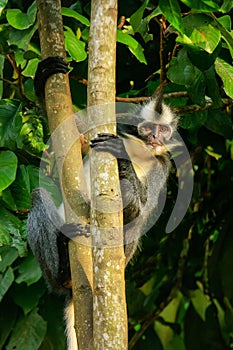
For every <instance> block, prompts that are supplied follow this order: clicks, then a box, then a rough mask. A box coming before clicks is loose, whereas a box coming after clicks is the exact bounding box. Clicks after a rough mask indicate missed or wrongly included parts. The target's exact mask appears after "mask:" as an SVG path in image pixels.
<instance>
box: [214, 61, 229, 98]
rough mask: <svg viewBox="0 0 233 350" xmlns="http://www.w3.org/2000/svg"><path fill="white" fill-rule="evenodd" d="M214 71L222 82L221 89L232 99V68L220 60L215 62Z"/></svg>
mask: <svg viewBox="0 0 233 350" xmlns="http://www.w3.org/2000/svg"><path fill="white" fill-rule="evenodd" d="M215 69H216V72H217V73H218V75H219V76H220V78H221V79H222V81H223V89H224V91H225V93H226V94H227V95H228V96H229V97H230V98H233V67H232V65H230V64H229V63H227V62H226V61H224V60H222V59H221V58H217V59H216V61H215Z"/></svg>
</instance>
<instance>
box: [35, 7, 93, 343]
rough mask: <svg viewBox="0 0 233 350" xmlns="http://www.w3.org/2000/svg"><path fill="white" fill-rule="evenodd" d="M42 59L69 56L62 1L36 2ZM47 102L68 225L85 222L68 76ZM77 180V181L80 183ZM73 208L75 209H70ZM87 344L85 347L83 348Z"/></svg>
mask: <svg viewBox="0 0 233 350" xmlns="http://www.w3.org/2000/svg"><path fill="white" fill-rule="evenodd" d="M37 8H38V23H39V34H40V44H41V52H42V58H43V59H45V58H47V57H49V56H61V57H64V58H65V56H66V53H65V48H64V34H63V24H62V15H61V4H60V1H59V0H37ZM45 103H46V111H47V116H48V122H49V128H50V132H51V135H52V141H53V148H54V150H55V154H56V162H57V169H58V173H59V179H60V184H61V189H62V193H63V200H64V204H65V211H66V221H67V222H80V220H84V221H86V217H88V216H89V212H88V207H87V206H86V203H85V202H84V199H83V197H82V193H81V192H80V188H81V189H83V188H85V180H84V174H83V167H82V155H81V143H80V135H79V133H78V130H77V128H76V124H75V120H74V113H73V109H72V101H71V95H70V88H69V80H68V75H67V74H66V75H64V74H61V73H59V74H55V75H54V76H52V77H50V78H49V79H48V81H47V83H46V88H45ZM77 179H78V180H77ZM68 208H72V209H73V210H68ZM82 243H84V244H79V243H74V242H73V241H71V242H70V246H69V253H70V265H71V276H72V290H73V298H74V306H75V311H76V310H77V312H75V315H76V317H75V321H76V334H78V343H79V350H82V349H85V350H86V349H87V344H88V343H90V342H91V339H92V305H93V304H92V254H91V248H90V242H88V238H83V242H82ZM84 344H85V345H84Z"/></svg>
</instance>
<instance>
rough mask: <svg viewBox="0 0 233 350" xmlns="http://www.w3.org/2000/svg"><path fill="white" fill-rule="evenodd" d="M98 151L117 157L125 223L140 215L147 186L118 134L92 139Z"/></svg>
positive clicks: (93, 145) (101, 135) (103, 134)
mask: <svg viewBox="0 0 233 350" xmlns="http://www.w3.org/2000/svg"><path fill="white" fill-rule="evenodd" d="M90 146H91V147H92V148H94V149H95V150H96V151H97V152H109V153H111V154H112V155H113V156H115V157H116V159H117V162H118V168H119V178H120V185H121V193H122V200H123V208H124V224H127V223H129V222H131V221H132V220H134V219H135V218H136V217H137V216H139V214H140V211H141V207H142V206H143V204H144V203H145V201H146V194H147V187H146V185H144V184H143V183H142V182H141V181H140V180H139V179H138V177H137V174H136V172H135V170H134V167H133V165H132V162H131V160H130V158H129V155H128V153H127V151H126V149H125V146H124V142H123V141H122V139H121V138H119V137H118V136H115V135H113V134H106V133H102V134H99V135H98V136H97V137H96V138H95V139H94V140H92V141H91V144H90Z"/></svg>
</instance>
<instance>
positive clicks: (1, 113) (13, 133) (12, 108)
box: [0, 99, 22, 149]
mask: <svg viewBox="0 0 233 350" xmlns="http://www.w3.org/2000/svg"><path fill="white" fill-rule="evenodd" d="M20 109H21V104H20V101H17V100H13V99H11V100H8V99H6V100H1V101H0V125H1V128H0V147H7V148H11V149H14V148H15V144H16V139H17V136H18V133H19V130H20V128H21V125H22V122H21V116H20V115H19V111H20Z"/></svg>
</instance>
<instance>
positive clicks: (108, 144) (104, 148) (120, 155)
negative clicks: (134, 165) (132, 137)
mask: <svg viewBox="0 0 233 350" xmlns="http://www.w3.org/2000/svg"><path fill="white" fill-rule="evenodd" d="M90 147H91V148H94V149H95V150H96V151H97V152H109V153H111V154H112V155H113V156H114V157H116V158H117V160H119V159H125V160H129V156H128V153H127V152H126V149H125V146H124V142H123V140H122V139H121V138H119V137H118V136H116V135H114V134H107V133H101V134H98V135H97V137H96V138H94V139H93V140H91V142H90Z"/></svg>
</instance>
